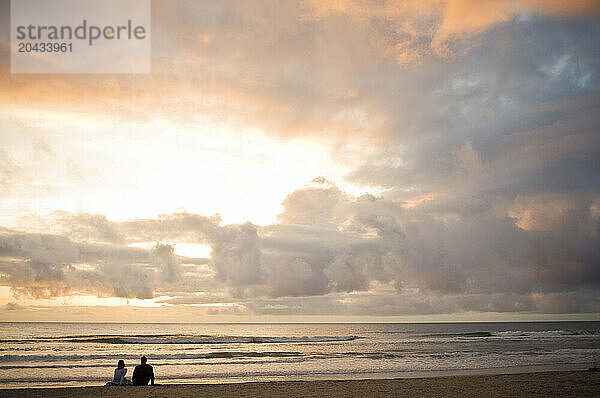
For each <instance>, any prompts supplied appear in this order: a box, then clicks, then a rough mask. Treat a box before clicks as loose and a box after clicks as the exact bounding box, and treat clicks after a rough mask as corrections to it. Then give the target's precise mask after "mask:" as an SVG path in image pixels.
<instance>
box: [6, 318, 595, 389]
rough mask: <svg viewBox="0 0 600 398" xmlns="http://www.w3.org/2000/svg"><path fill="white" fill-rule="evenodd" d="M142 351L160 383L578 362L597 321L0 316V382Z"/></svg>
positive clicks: (99, 369) (68, 381) (93, 365)
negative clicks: (30, 319)
mask: <svg viewBox="0 0 600 398" xmlns="http://www.w3.org/2000/svg"><path fill="white" fill-rule="evenodd" d="M142 355H145V356H147V357H148V363H150V364H151V365H152V366H153V367H154V373H155V375H156V382H157V383H161V384H162V383H228V382H245V381H267V380H311V379H348V378H382V377H385V378H395V377H422V376H433V375H452V374H473V373H475V374H476V373H505V372H521V371H535V370H563V369H587V368H589V367H592V366H595V365H598V364H600V322H532V323H521V322H519V323H428V324H425V323H419V324H398V323H396V324H390V323H378V324H322V323H318V324H317V323H314V324H309V323H304V324H297V323H294V324H231V323H229V324H198V323H194V324H162V323H161V324H150V323H148V324H138V323H136V324H122V323H0V388H19V387H32V386H33V387H42V386H45V387H48V386H85V385H103V384H104V383H106V382H107V381H109V380H111V379H112V375H113V371H114V368H115V367H116V364H117V361H118V360H119V359H123V360H124V361H125V364H126V367H127V368H128V374H127V375H128V377H129V378H130V377H131V374H132V372H133V368H134V366H135V365H137V364H138V363H139V358H140V357H141V356H142Z"/></svg>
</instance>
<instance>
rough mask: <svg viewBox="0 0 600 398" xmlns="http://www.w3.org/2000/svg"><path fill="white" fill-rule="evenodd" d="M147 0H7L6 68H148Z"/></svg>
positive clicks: (85, 70)
mask: <svg viewBox="0 0 600 398" xmlns="http://www.w3.org/2000/svg"><path fill="white" fill-rule="evenodd" d="M150 33H151V32H150V0H127V1H122V0H11V72H12V73H150V60H151V57H150V50H151V46H150Z"/></svg>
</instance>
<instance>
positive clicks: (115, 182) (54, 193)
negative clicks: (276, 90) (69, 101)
mask: <svg viewBox="0 0 600 398" xmlns="http://www.w3.org/2000/svg"><path fill="white" fill-rule="evenodd" d="M30 112H32V110H31V109H30V108H27V109H7V108H4V109H3V110H2V112H1V113H0V118H1V119H2V121H3V123H5V124H11V125H13V126H15V128H20V129H25V128H27V129H32V130H35V131H36V132H37V136H38V139H39V140H42V142H44V143H47V144H48V145H50V146H51V147H52V148H57V149H53V150H54V151H57V152H58V151H60V152H58V153H47V154H45V155H44V156H42V157H41V159H40V161H39V162H37V163H35V162H27V161H26V159H27V158H30V157H32V156H34V155H33V154H31V153H29V152H27V149H26V148H28V146H29V144H30V143H28V142H20V143H16V145H15V150H14V151H13V154H12V156H13V157H14V158H15V159H17V160H19V161H21V162H22V163H25V164H28V165H29V167H31V169H30V170H25V171H26V172H29V173H31V174H36V175H37V176H38V179H39V180H40V182H42V181H44V182H45V183H46V184H48V185H49V186H51V187H52V188H48V189H47V190H46V191H45V192H43V194H40V192H33V193H32V194H31V195H30V199H29V200H27V201H20V202H19V203H18V205H17V203H15V204H14V206H15V207H17V206H18V211H17V212H15V213H21V214H23V213H26V212H27V211H29V212H31V213H38V212H40V211H42V212H43V211H44V209H47V210H51V209H61V210H67V211H84V212H95V213H102V214H105V215H107V217H109V218H110V219H113V220H125V219H129V218H144V217H155V216H156V215H158V214H161V213H169V212H172V211H174V210H176V209H185V210H188V211H193V212H198V213H202V214H216V213H219V214H220V215H221V217H222V219H223V222H225V223H233V222H245V221H248V220H250V221H252V222H254V223H257V224H268V223H272V222H274V221H275V219H276V215H277V214H278V213H279V212H280V210H281V207H280V203H281V201H282V200H283V199H284V198H285V196H286V195H287V193H289V192H290V191H292V190H293V189H294V188H295V187H298V186H301V185H303V184H304V183H305V182H306V181H310V179H312V178H313V177H314V176H316V175H319V173H323V172H324V171H326V172H327V175H328V176H331V177H330V178H334V179H335V178H337V179H342V176H343V175H344V174H346V173H347V172H348V171H349V170H350V167H349V165H348V164H343V163H340V162H337V161H334V160H333V159H331V157H330V152H331V150H332V147H331V146H330V145H328V144H327V143H322V142H318V141H315V140H311V139H301V138H298V139H294V140H291V141H290V140H273V139H270V138H269V137H266V136H265V134H264V133H262V132H261V131H260V130H258V129H256V128H252V127H241V126H231V125H225V124H218V123H205V124H202V123H197V124H195V125H184V126H183V125H177V124H176V123H174V122H172V121H168V120H164V119H158V120H153V119H150V120H148V121H147V122H139V121H137V122H132V121H125V120H122V119H121V118H119V116H118V114H111V115H102V114H99V115H96V116H90V115H79V114H71V113H63V112H51V111H44V110H40V112H38V113H37V116H36V118H35V119H34V120H30V118H29V115H30ZM90 142H94V145H90ZM19 147H21V149H22V151H19ZM61 152H62V153H61ZM54 155H56V156H57V157H59V158H62V159H65V158H66V159H67V160H66V161H65V162H64V164H62V165H61V164H53V162H54V160H55V159H54ZM48 164H49V165H50V167H47V165H48ZM82 165H85V166H82ZM91 165H93V166H91ZM84 168H85V169H84ZM84 175H85V177H84ZM92 179H93V181H92ZM347 185H348V186H350V184H347ZM23 189H24V190H29V191H31V190H32V189H33V188H32V186H31V185H30V186H28V187H24V188H23ZM40 189H41V190H43V189H44V188H43V187H42V188H40ZM356 189H357V190H358V188H356ZM6 210H8V209H5V212H6ZM15 210H16V209H15ZM7 221H8V220H7ZM12 221H13V223H14V222H15V220H12ZM5 222H6V221H5ZM8 224H9V225H10V223H8Z"/></svg>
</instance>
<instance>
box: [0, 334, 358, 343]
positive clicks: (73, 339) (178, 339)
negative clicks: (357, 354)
mask: <svg viewBox="0 0 600 398" xmlns="http://www.w3.org/2000/svg"><path fill="white" fill-rule="evenodd" d="M358 338H360V337H358V336H302V337H299V336H290V337H268V336H267V337H265V336H210V335H168V334H164V335H128V336H115V335H83V336H60V337H39V338H36V339H23V340H16V339H12V340H0V343H30V342H36V343H39V342H44V341H46V342H64V343H103V344H261V343H271V344H273V343H275V344H276V343H331V342H343V341H352V340H356V339H358Z"/></svg>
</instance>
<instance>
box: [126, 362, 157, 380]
mask: <svg viewBox="0 0 600 398" xmlns="http://www.w3.org/2000/svg"><path fill="white" fill-rule="evenodd" d="M147 360H148V359H147V358H146V357H142V360H141V362H142V363H141V364H140V365H138V366H136V367H135V369H134V370H133V376H132V377H131V381H132V382H133V385H134V386H147V385H148V382H150V384H152V385H154V370H153V369H152V366H150V365H148V364H147V363H146V361H147Z"/></svg>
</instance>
